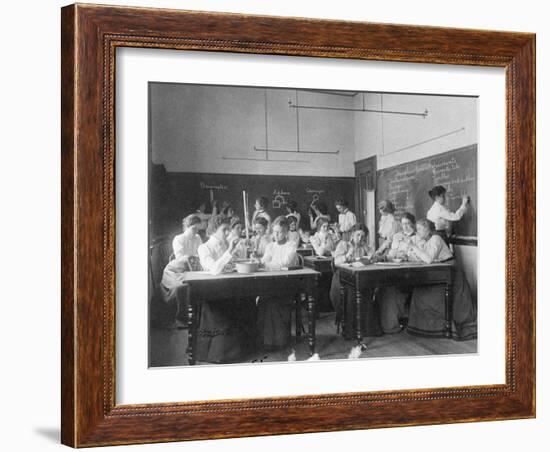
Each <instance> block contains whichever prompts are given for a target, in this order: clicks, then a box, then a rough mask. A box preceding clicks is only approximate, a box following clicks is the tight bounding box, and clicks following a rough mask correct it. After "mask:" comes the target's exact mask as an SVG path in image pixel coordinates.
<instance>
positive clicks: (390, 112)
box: [288, 102, 428, 118]
mask: <svg viewBox="0 0 550 452" xmlns="http://www.w3.org/2000/svg"><path fill="white" fill-rule="evenodd" d="M288 106H289V108H295V109H297V110H298V109H300V108H303V109H307V110H333V111H356V112H360V113H381V114H387V115H405V116H422V117H423V118H426V116H428V110H427V109H426V110H424V113H416V112H411V111H396V110H375V109H370V108H344V107H319V106H313V105H295V104H293V103H292V102H289V103H288Z"/></svg>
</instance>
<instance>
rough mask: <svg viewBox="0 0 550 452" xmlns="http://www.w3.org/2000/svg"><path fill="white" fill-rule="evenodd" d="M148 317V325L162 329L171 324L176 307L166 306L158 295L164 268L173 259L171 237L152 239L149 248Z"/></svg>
mask: <svg viewBox="0 0 550 452" xmlns="http://www.w3.org/2000/svg"><path fill="white" fill-rule="evenodd" d="M148 257H149V316H150V323H151V324H152V325H154V326H158V327H163V326H166V325H167V324H170V323H173V319H174V316H175V315H176V313H177V310H178V307H177V306H168V305H166V303H164V302H163V300H162V297H161V294H160V282H161V280H162V274H163V271H164V268H165V267H166V265H167V264H168V262H170V260H171V258H172V257H173V253H172V241H171V237H168V236H162V237H158V238H156V239H154V240H153V241H152V243H151V245H150V246H149V256H148Z"/></svg>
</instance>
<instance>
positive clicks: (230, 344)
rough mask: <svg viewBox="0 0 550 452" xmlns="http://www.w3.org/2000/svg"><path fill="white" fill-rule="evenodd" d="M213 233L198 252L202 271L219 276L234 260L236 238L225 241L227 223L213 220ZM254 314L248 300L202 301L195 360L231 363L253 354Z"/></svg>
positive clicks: (236, 246) (250, 301)
mask: <svg viewBox="0 0 550 452" xmlns="http://www.w3.org/2000/svg"><path fill="white" fill-rule="evenodd" d="M214 221H215V223H214V226H215V232H214V234H213V235H212V236H211V237H210V238H209V239H208V241H207V242H206V243H203V244H202V245H201V246H200V247H199V249H198V253H199V259H200V263H201V265H202V267H203V269H204V270H206V271H208V272H210V273H212V274H214V275H219V274H220V273H223V271H224V269H226V267H227V265H228V264H230V263H231V261H232V260H233V259H234V258H235V254H236V253H237V252H238V246H239V243H240V241H241V239H239V238H235V239H233V240H232V241H231V242H229V241H228V236H229V234H230V231H231V228H230V225H229V219H228V218H224V217H218V218H216V219H215V220H214ZM255 314H256V312H255V304H254V301H253V300H252V299H235V298H227V297H224V296H223V294H220V298H219V299H215V300H204V301H203V302H202V303H201V305H200V315H199V318H200V320H199V327H198V331H197V348H196V357H197V360H198V361H207V362H214V363H226V362H235V361H238V360H241V359H242V358H243V357H245V356H247V355H248V354H250V353H251V352H252V351H253V350H254V338H255V335H256V315H255Z"/></svg>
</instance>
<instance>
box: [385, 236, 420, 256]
mask: <svg viewBox="0 0 550 452" xmlns="http://www.w3.org/2000/svg"><path fill="white" fill-rule="evenodd" d="M418 241H419V240H418V236H417V235H416V234H415V233H414V231H413V233H412V234H410V235H407V234H405V233H404V232H397V233H396V234H395V235H394V236H393V239H392V242H391V245H390V250H389V251H388V256H389V257H390V258H392V257H400V256H399V255H400V254H401V255H406V254H407V251H408V249H409V247H410V245H416V244H417V243H418Z"/></svg>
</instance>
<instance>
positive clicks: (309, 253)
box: [296, 246, 315, 257]
mask: <svg viewBox="0 0 550 452" xmlns="http://www.w3.org/2000/svg"><path fill="white" fill-rule="evenodd" d="M296 253H298V254H299V255H300V256H302V257H306V256H313V254H315V252H314V251H313V248H304V247H301V246H300V247H298V248H296Z"/></svg>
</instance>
